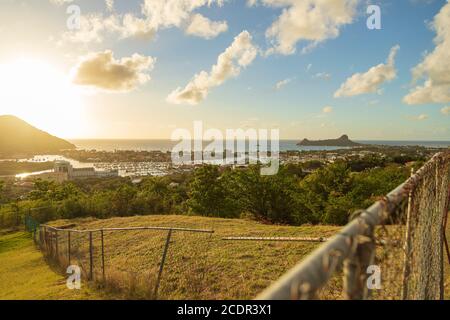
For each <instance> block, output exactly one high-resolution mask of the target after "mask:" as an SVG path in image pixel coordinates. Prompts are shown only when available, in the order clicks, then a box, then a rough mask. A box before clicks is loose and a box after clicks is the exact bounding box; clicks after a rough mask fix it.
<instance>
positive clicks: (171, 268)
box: [36, 225, 214, 299]
mask: <svg viewBox="0 0 450 320" xmlns="http://www.w3.org/2000/svg"><path fill="white" fill-rule="evenodd" d="M70 227H71V226H68V228H64V227H63V228H61V227H60V228H55V227H52V226H49V225H40V226H39V228H38V235H37V236H36V238H37V240H38V244H39V246H40V248H41V250H42V251H43V252H44V254H45V255H46V257H47V258H48V259H50V260H52V261H53V262H55V263H56V264H57V265H58V266H60V267H62V268H67V267H68V266H70V265H76V266H78V267H79V268H80V269H81V272H82V277H83V278H84V279H88V280H90V281H95V282H96V283H98V284H100V285H102V286H103V287H105V288H108V289H110V290H111V291H115V292H117V293H120V294H123V295H125V297H127V298H145V299H157V298H158V297H159V296H161V295H162V296H164V293H165V292H168V291H172V289H171V288H170V284H171V281H170V279H171V275H172V274H174V273H176V272H177V270H180V269H181V268H187V269H189V270H190V269H192V270H193V275H195V279H194V278H192V279H188V280H189V281H188V282H186V284H185V286H184V287H183V286H181V287H178V288H176V289H177V290H178V291H179V292H180V297H183V298H186V297H191V296H192V295H193V294H194V292H191V291H195V288H196V286H198V287H200V286H202V285H201V284H199V281H201V280H202V277H201V272H199V270H202V269H203V270H205V268H202V267H201V264H202V263H203V262H202V259H201V258H202V254H204V252H202V251H197V248H196V247H195V244H201V243H204V242H205V241H209V237H210V235H211V234H212V233H213V232H214V231H212V230H207V229H188V228H171V227H129V228H104V229H94V230H78V229H71V228H70ZM130 233H131V234H130ZM110 237H114V247H111V246H109V242H108V238H109V239H111V238H110ZM188 237H189V240H188V241H187V238H188ZM181 246H182V249H180V247H181ZM133 252H136V253H137V254H133ZM142 252H144V254H142ZM179 255H181V256H179ZM124 259H125V260H124ZM163 274H164V276H165V277H166V278H167V281H163V280H162V279H163Z"/></svg>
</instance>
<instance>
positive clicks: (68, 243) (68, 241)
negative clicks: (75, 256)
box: [67, 230, 72, 266]
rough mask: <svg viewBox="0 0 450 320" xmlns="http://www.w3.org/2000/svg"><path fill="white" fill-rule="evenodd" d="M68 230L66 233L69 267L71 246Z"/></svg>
mask: <svg viewBox="0 0 450 320" xmlns="http://www.w3.org/2000/svg"><path fill="white" fill-rule="evenodd" d="M70 240H71V239H70V230H69V231H67V258H68V260H69V266H70V262H71V258H72V257H71V252H70V245H71V243H70Z"/></svg>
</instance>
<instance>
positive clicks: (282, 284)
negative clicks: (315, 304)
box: [257, 151, 450, 300]
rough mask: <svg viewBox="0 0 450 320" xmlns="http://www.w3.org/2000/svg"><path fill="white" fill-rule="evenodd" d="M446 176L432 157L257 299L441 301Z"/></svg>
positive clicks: (447, 165) (448, 164)
mask: <svg viewBox="0 0 450 320" xmlns="http://www.w3.org/2000/svg"><path fill="white" fill-rule="evenodd" d="M449 175H450V152H448V151H447V152H443V153H438V154H436V155H435V156H434V157H433V158H432V159H431V160H430V161H429V162H427V163H426V164H425V165H424V166H423V167H422V168H421V169H420V170H418V171H417V172H416V174H414V175H412V176H411V177H410V178H409V179H408V180H407V181H406V182H405V183H404V184H402V185H400V186H398V187H397V188H396V189H395V190H393V191H392V192H391V193H389V194H388V195H387V196H386V197H384V198H383V199H381V200H379V201H377V202H376V203H375V204H373V205H372V206H371V207H370V208H368V209H367V210H363V211H361V212H357V213H356V214H355V215H354V219H353V220H352V221H351V222H350V223H349V224H348V225H347V226H346V227H345V228H343V229H342V231H341V232H339V233H338V234H337V235H335V236H334V237H333V238H331V239H330V240H329V241H327V242H326V243H324V244H322V245H321V246H320V247H319V248H318V249H317V250H315V251H314V252H313V253H311V254H310V255H309V256H308V257H307V258H306V259H304V260H303V261H302V262H300V263H299V264H298V265H297V266H295V267H294V268H293V269H291V270H290V271H289V272H288V273H286V274H285V275H284V276H282V277H281V278H280V279H279V280H278V281H276V282H275V283H274V284H273V285H272V286H270V287H269V288H267V289H266V290H264V291H263V292H262V293H261V294H260V295H259V296H258V297H257V299H264V300H265V299H321V298H325V299H326V298H339V297H342V298H345V299H442V298H443V289H444V284H443V279H444V275H443V273H444V248H445V251H446V256H447V258H448V259H449V262H450V253H449V250H448V246H447V239H446V235H445V229H446V222H447V215H448V209H449V198H450V193H449V191H450V189H449ZM444 244H445V247H444ZM378 275H379V276H380V280H381V281H379V282H377V278H376V277H377V276H378ZM369 284H370V286H369ZM369 288H370V289H369Z"/></svg>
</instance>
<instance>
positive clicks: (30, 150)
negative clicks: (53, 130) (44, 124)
mask: <svg viewBox="0 0 450 320" xmlns="http://www.w3.org/2000/svg"><path fill="white" fill-rule="evenodd" d="M74 148H75V145H73V144H72V143H70V142H67V141H66V140H63V139H60V138H57V137H54V136H52V135H50V134H48V133H47V132H44V131H42V130H39V129H37V128H35V127H33V126H31V125H30V124H28V123H27V122H25V121H23V120H21V119H19V118H17V117H15V116H10V115H4V116H0V157H8V156H15V155H25V154H26V155H30V154H34V153H48V152H56V151H59V150H63V149H74Z"/></svg>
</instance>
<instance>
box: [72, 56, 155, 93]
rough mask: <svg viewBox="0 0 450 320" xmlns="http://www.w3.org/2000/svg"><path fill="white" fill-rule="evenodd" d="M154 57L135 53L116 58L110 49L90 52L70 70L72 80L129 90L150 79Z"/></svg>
mask: <svg viewBox="0 0 450 320" xmlns="http://www.w3.org/2000/svg"><path fill="white" fill-rule="evenodd" d="M154 64H155V59H154V58H153V57H146V56H141V55H139V54H137V53H135V54H133V55H132V56H131V57H125V58H122V59H120V60H116V59H115V58H114V55H113V53H112V51H109V50H107V51H104V52H95V53H91V54H89V55H87V56H85V57H83V58H82V59H81V61H80V62H79V64H78V65H77V66H76V67H75V68H74V70H73V71H72V73H73V82H74V83H75V84H78V85H83V86H91V87H95V88H98V89H103V90H107V91H119V92H121V91H130V90H133V89H135V88H136V87H137V86H138V85H142V84H144V83H146V82H147V81H149V80H150V76H149V74H148V72H150V71H151V70H152V69H153V66H154Z"/></svg>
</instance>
